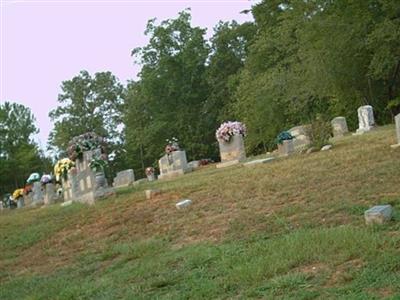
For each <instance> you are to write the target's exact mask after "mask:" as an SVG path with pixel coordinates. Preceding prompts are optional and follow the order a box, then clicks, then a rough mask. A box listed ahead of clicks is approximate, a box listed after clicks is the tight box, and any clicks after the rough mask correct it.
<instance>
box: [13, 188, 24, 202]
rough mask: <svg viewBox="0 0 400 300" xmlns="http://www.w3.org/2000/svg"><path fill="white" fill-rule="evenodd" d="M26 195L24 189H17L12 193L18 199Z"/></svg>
mask: <svg viewBox="0 0 400 300" xmlns="http://www.w3.org/2000/svg"><path fill="white" fill-rule="evenodd" d="M22 196H24V189H16V190H15V191H14V193H13V194H12V197H13V199H14V200H15V201H16V200H17V199H18V198H19V197H22Z"/></svg>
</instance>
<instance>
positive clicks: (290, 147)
mask: <svg viewBox="0 0 400 300" xmlns="http://www.w3.org/2000/svg"><path fill="white" fill-rule="evenodd" d="M294 151H295V149H294V142H293V140H283V141H282V143H281V144H278V152H279V155H280V156H288V155H290V154H292V153H293V152H294Z"/></svg>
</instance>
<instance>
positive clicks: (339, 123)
mask: <svg viewBox="0 0 400 300" xmlns="http://www.w3.org/2000/svg"><path fill="white" fill-rule="evenodd" d="M331 125H332V131H333V136H334V137H343V136H344V135H345V134H347V133H348V132H349V129H348V127H347V122H346V118H345V117H336V118H334V119H332V121H331Z"/></svg>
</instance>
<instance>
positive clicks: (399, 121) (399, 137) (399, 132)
mask: <svg viewBox="0 0 400 300" xmlns="http://www.w3.org/2000/svg"><path fill="white" fill-rule="evenodd" d="M394 120H395V123H396V136H397V144H394V145H391V147H392V148H393V149H394V148H399V147H400V114H398V115H397V116H396V117H394Z"/></svg>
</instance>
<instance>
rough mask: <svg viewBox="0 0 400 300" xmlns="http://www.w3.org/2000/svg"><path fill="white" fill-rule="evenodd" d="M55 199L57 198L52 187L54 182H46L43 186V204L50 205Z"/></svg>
mask: <svg viewBox="0 0 400 300" xmlns="http://www.w3.org/2000/svg"><path fill="white" fill-rule="evenodd" d="M56 200H57V194H56V191H55V188H54V184H52V183H47V184H46V185H45V186H44V204H45V205H50V204H53V203H54V202H56Z"/></svg>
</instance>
